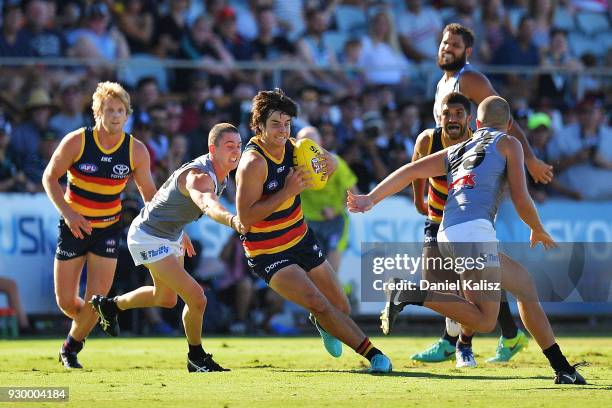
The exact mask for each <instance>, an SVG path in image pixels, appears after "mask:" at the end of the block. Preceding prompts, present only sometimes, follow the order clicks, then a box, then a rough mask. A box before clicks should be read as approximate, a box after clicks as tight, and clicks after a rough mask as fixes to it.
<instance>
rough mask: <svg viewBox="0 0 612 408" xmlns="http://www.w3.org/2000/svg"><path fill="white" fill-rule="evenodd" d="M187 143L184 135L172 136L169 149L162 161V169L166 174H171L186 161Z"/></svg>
mask: <svg viewBox="0 0 612 408" xmlns="http://www.w3.org/2000/svg"><path fill="white" fill-rule="evenodd" d="M188 147H189V143H188V142H187V138H186V137H185V135H183V134H181V133H177V134H174V135H173V136H172V139H171V140H170V148H169V149H168V154H167V155H166V158H165V160H164V167H165V168H166V173H167V174H172V172H174V170H176V169H178V168H179V167H181V166H182V165H183V163H185V162H186V161H187V157H188V152H187V150H188Z"/></svg>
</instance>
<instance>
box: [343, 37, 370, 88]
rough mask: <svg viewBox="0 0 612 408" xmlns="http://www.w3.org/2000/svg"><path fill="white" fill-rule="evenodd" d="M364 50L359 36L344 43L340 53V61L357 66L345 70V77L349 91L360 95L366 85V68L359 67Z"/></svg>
mask: <svg viewBox="0 0 612 408" xmlns="http://www.w3.org/2000/svg"><path fill="white" fill-rule="evenodd" d="M362 52H363V44H362V43H361V40H359V39H357V38H351V39H349V40H348V41H347V42H345V43H344V48H343V49H342V53H341V54H340V58H339V60H340V62H341V63H342V64H345V65H352V66H353V67H355V68H349V69H348V70H346V71H345V72H344V78H345V79H346V81H347V93H348V94H350V95H358V94H359V93H360V92H361V90H362V89H363V87H364V86H365V82H366V80H365V75H364V72H363V71H364V70H363V69H362V68H359V61H361V53H362Z"/></svg>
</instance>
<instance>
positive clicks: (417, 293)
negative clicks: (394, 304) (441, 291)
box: [399, 288, 428, 306]
mask: <svg viewBox="0 0 612 408" xmlns="http://www.w3.org/2000/svg"><path fill="white" fill-rule="evenodd" d="M427 292H428V291H427V290H422V289H418V288H417V289H415V290H406V291H404V292H402V294H401V295H400V297H399V299H400V300H401V301H402V303H406V304H408V305H415V306H423V303H424V302H425V299H427ZM402 295H403V296H402Z"/></svg>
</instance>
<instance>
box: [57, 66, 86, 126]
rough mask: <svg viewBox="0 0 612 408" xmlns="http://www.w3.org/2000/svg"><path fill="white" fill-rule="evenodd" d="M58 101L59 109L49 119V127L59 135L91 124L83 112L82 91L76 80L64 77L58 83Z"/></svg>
mask: <svg viewBox="0 0 612 408" xmlns="http://www.w3.org/2000/svg"><path fill="white" fill-rule="evenodd" d="M60 101H61V104H60V111H59V112H58V113H56V114H55V115H53V116H52V117H51V119H50V120H49V127H50V128H52V129H53V130H55V131H56V132H57V134H58V135H60V137H63V136H64V135H67V134H68V133H70V132H72V131H73V130H74V129H78V128H81V127H83V126H87V125H89V124H91V123H88V121H87V119H86V116H85V114H84V113H83V108H84V106H83V93H82V92H81V88H80V86H79V82H78V81H77V80H75V79H73V78H70V77H68V78H66V79H64V81H63V82H62V83H61V85H60Z"/></svg>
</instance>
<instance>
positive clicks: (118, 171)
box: [111, 164, 130, 178]
mask: <svg viewBox="0 0 612 408" xmlns="http://www.w3.org/2000/svg"><path fill="white" fill-rule="evenodd" d="M129 172H130V167H129V166H128V165H127V164H115V165H114V166H113V173H114V174H111V177H112V178H125V177H127V174H128V173H129Z"/></svg>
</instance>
